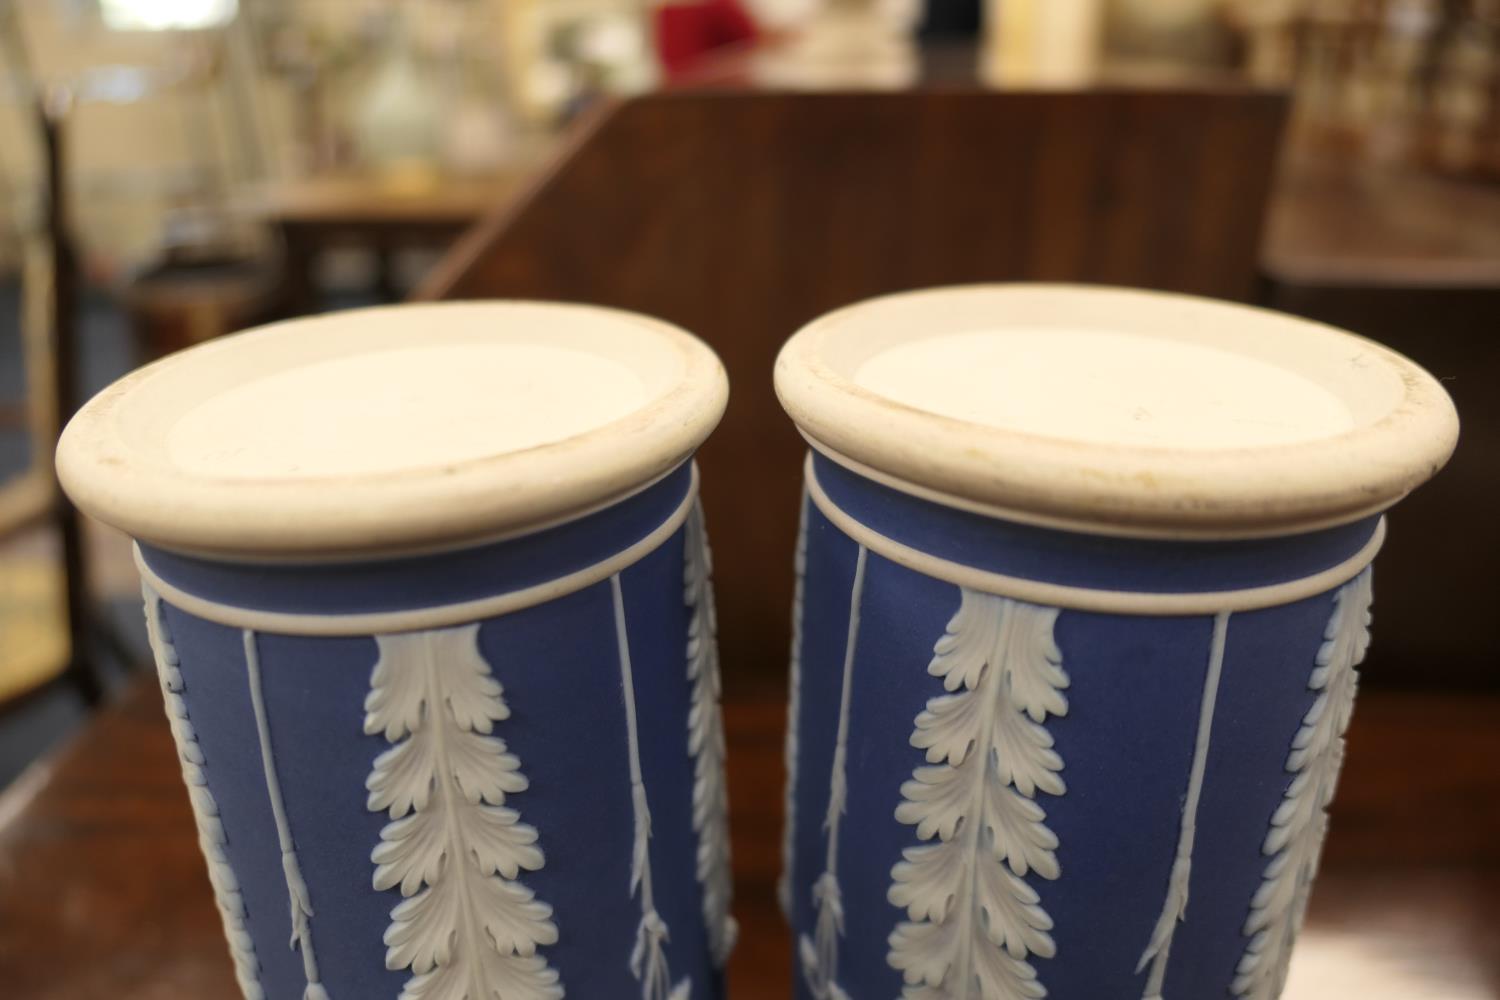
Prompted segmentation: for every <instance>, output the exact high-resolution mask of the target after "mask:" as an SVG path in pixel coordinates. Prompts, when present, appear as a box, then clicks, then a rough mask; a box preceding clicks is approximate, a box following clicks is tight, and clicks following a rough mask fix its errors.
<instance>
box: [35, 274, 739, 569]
mask: <svg viewBox="0 0 1500 1000" xmlns="http://www.w3.org/2000/svg"><path fill="white" fill-rule="evenodd" d="M449 348H452V355H451V357H450V356H449V355H447V354H442V353H441V352H443V351H445V350H447V349H449ZM503 351H511V352H531V353H530V354H524V355H523V354H521V353H514V356H515V357H532V356H541V355H542V354H543V353H544V352H545V358H544V360H545V361H546V362H547V363H548V364H551V365H552V369H551V372H550V374H549V375H548V377H549V378H551V379H552V380H553V382H552V383H545V382H543V383H542V384H543V389H541V390H536V393H537V398H539V399H540V400H541V404H542V408H543V409H546V410H547V412H548V413H549V414H551V416H550V417H547V419H552V420H554V422H555V426H554V428H553V430H555V431H556V433H555V434H549V431H548V428H547V427H546V426H538V427H537V428H535V429H533V430H531V431H528V430H526V429H525V428H522V429H521V430H516V429H515V428H512V427H505V426H501V422H500V421H496V422H495V424H494V425H493V426H494V427H495V439H496V440H497V441H500V442H502V443H501V444H498V445H496V446H495V447H494V448H493V449H492V450H485V449H486V448H487V447H488V445H487V444H486V439H485V436H484V435H485V434H486V433H488V432H487V431H486V430H484V425H483V424H482V422H476V421H474V420H468V421H467V422H463V421H461V420H459V419H458V417H462V416H463V415H464V414H465V413H468V412H470V411H473V412H480V413H483V412H485V411H484V404H485V402H486V397H485V395H484V393H485V382H484V376H483V375H475V374H474V373H473V372H464V371H463V370H462V369H463V367H464V362H465V361H466V360H467V359H468V358H470V357H473V358H476V359H482V360H483V361H484V362H485V363H486V364H488V365H491V366H492V368H493V370H495V371H497V372H499V373H501V374H505V375H508V374H509V373H510V371H512V370H519V367H518V366H517V368H516V369H512V368H509V367H507V365H508V364H509V362H508V358H510V357H511V356H512V355H507V354H503V353H497V352H503ZM486 352H488V353H486ZM382 358H385V359H386V360H381V359H382ZM390 358H395V359H397V360H394V361H393V360H389V359H390ZM557 358H561V359H562V360H557ZM366 359H376V361H378V363H380V364H384V365H386V366H387V368H386V370H385V375H384V377H385V378H386V380H387V381H389V380H391V379H395V380H396V381H397V382H398V383H399V380H400V378H401V373H400V371H396V372H395V374H394V375H393V374H392V372H391V369H392V368H393V367H397V366H400V365H405V364H407V363H408V359H414V360H415V362H416V363H417V364H418V367H423V366H425V367H423V370H424V371H425V372H426V373H427V376H426V377H427V378H428V379H429V380H430V381H429V382H428V383H427V385H426V390H425V391H426V392H427V393H428V395H427V396H426V397H422V396H421V395H420V391H422V386H421V384H420V379H419V377H413V381H414V382H417V383H418V386H417V389H416V390H414V392H418V393H419V394H418V395H417V396H415V397H414V398H416V399H417V400H418V401H419V402H418V404H416V408H417V409H420V401H421V400H423V399H426V400H427V401H429V402H430V401H431V400H432V399H433V398H434V395H433V393H435V392H442V391H446V385H445V383H444V381H443V380H444V379H446V378H447V376H448V374H449V373H453V375H454V378H455V379H456V380H459V381H463V380H465V379H466V380H467V390H466V391H467V392H468V393H469V397H471V398H466V399H464V400H461V401H460V402H458V403H455V404H454V413H456V414H458V417H453V418H452V419H451V420H450V424H449V425H446V426H452V427H454V428H456V431H457V433H456V437H457V438H458V439H460V440H459V444H458V445H454V444H453V443H452V442H451V441H449V440H446V439H445V438H443V436H442V435H440V434H436V433H432V430H431V429H430V428H429V427H427V426H425V425H423V426H420V427H419V429H418V430H414V431H413V432H412V433H411V434H410V435H409V438H410V439H409V440H406V441H405V442H404V446H405V448H406V453H404V454H405V455H406V457H404V458H403V459H402V460H401V461H400V462H397V461H394V460H392V461H390V462H389V464H382V463H383V462H384V461H385V458H384V456H383V454H382V453H381V450H380V449H381V444H380V440H379V439H378V438H375V439H373V442H372V441H358V444H359V445H360V446H361V447H363V448H364V449H365V450H366V451H367V452H368V453H369V454H368V455H365V456H363V457H360V456H355V458H354V459H349V460H347V461H346V460H345V458H344V456H342V455H339V454H336V453H334V452H333V451H332V449H331V446H324V452H323V453H322V454H323V455H324V456H325V457H328V458H331V459H332V461H331V463H330V465H329V466H328V468H331V469H332V471H326V469H325V471H322V472H319V471H317V468H316V462H314V461H308V462H306V463H304V464H303V465H298V464H296V463H295V462H289V464H288V466H287V469H290V470H292V471H287V469H283V468H280V467H277V466H275V465H274V459H275V458H276V456H275V455H274V454H269V452H270V448H269V446H268V445H267V444H266V440H265V439H266V435H265V434H264V433H263V432H262V433H260V437H259V438H256V437H255V433H256V429H255V428H250V429H247V430H246V432H245V435H246V438H247V439H249V440H251V443H252V446H253V447H252V448H250V449H247V450H251V452H252V454H253V455H254V454H258V455H260V459H259V461H261V462H262V464H263V465H265V467H266V468H268V469H270V470H271V471H269V472H263V471H262V470H261V467H260V466H257V465H255V464H254V462H251V463H250V464H248V465H244V466H243V467H240V468H235V467H232V466H231V465H230V463H233V462H235V461H239V460H240V459H238V458H237V457H236V453H235V452H234V451H233V450H232V447H233V446H234V444H235V441H234V440H231V441H230V446H231V447H230V448H226V449H225V451H224V454H225V455H228V457H227V458H226V457H223V456H222V455H220V454H218V453H216V452H213V451H212V445H213V441H212V440H209V441H207V442H204V441H192V440H190V442H189V443H190V444H191V445H192V447H194V448H197V451H196V452H193V453H191V454H190V455H189V457H190V458H191V459H192V461H184V460H183V458H182V455H183V451H182V450H181V449H180V448H179V449H177V450H174V448H176V447H177V445H176V442H179V441H181V440H182V439H183V434H184V433H186V434H188V435H190V436H191V435H192V434H196V435H197V437H198V438H200V439H201V438H205V434H204V433H203V432H202V427H203V426H204V425H205V423H206V425H207V426H210V427H214V426H217V425H215V424H213V420H219V421H220V423H221V424H223V425H224V426H227V427H229V429H230V433H229V434H228V435H227V437H229V438H230V439H233V438H234V430H235V427H236V426H237V425H235V424H232V423H225V421H226V420H240V421H241V422H242V423H245V424H249V423H251V418H253V416H254V414H255V412H257V408H259V410H260V411H264V410H265V408H266V406H265V403H264V402H263V401H262V400H259V399H256V400H252V401H251V402H250V403H246V404H245V406H244V407H243V409H244V415H243V416H235V415H234V414H233V413H231V415H230V417H228V418H226V417H224V416H223V415H222V414H218V413H211V414H209V416H208V417H204V416H202V415H203V414H204V413H206V412H207V411H208V410H209V408H210V407H212V406H214V405H216V403H217V401H218V400H221V399H223V398H224V397H225V396H228V395H230V394H232V393H235V392H237V391H239V390H241V389H243V388H245V387H246V386H251V387H253V386H255V385H258V384H262V383H265V384H269V383H271V382H274V381H275V380H276V379H282V378H283V377H287V378H290V379H301V381H299V382H296V383H295V385H296V386H297V388H298V390H299V392H295V393H294V392H292V391H291V390H290V389H286V388H284V387H281V386H278V387H277V391H280V392H283V394H284V395H283V397H281V398H288V399H289V400H290V402H291V403H292V404H293V405H294V406H297V407H301V409H302V410H303V411H305V412H307V413H317V412H318V411H317V409H316V406H317V404H316V403H315V402H310V401H309V396H310V393H309V392H307V391H305V390H306V387H307V386H309V385H312V386H316V385H317V384H318V383H317V382H316V378H318V377H320V375H319V372H321V371H322V370H324V368H325V367H327V368H332V367H333V366H339V365H345V363H346V362H351V361H352V362H354V363H356V364H357V363H360V362H362V361H363V360H366ZM570 359H577V361H578V367H579V369H580V370H581V371H583V372H584V373H585V375H584V377H583V378H582V379H581V380H580V381H579V382H578V383H577V385H576V387H575V384H574V383H571V382H563V383H558V380H559V379H560V378H562V377H563V376H560V375H559V374H558V373H559V372H567V371H570V370H571V369H570ZM351 370H354V369H351ZM342 371H343V370H342V369H340V372H342ZM309 372H310V373H311V374H310V375H309V374H308V373H309ZM590 372H592V373H594V374H593V375H589V374H588V373H590ZM304 376H306V377H305V378H304ZM524 376H525V372H524V371H521V372H520V374H518V375H517V378H518V379H523V381H522V382H517V383H516V384H517V385H519V387H520V388H519V389H518V390H517V392H521V391H524V390H528V389H530V388H532V387H531V386H529V385H527V384H525V383H524ZM339 378H342V379H343V381H341V382H336V384H337V385H338V386H339V387H340V388H339V391H340V392H344V393H345V394H346V395H348V394H354V395H355V396H356V397H357V394H358V390H357V388H349V386H351V385H353V386H356V387H357V386H358V384H359V383H358V382H357V381H355V380H352V379H350V378H348V377H347V375H343V374H340V376H339ZM589 378H593V379H594V381H592V382H591V381H589ZM611 380H613V381H611ZM330 381H331V382H332V381H333V380H332V379H330ZM554 383H558V384H561V385H562V395H563V396H564V397H565V398H561V399H557V398H554V397H556V396H557V395H558V394H557V393H552V394H551V395H547V394H546V392H547V391H548V387H549V386H551V385H553V384H554ZM286 384H287V385H291V384H292V383H291V382H287V383H286ZM379 384H380V385H382V386H383V387H384V388H382V390H381V391H388V387H386V386H385V382H380V383H379ZM434 386H442V387H443V388H442V389H434V388H433V387H434ZM611 393H613V396H611V398H610V400H607V401H605V402H602V403H601V402H599V401H598V399H599V398H600V397H604V396H609V395H610V394H611ZM368 395H369V394H367V396H368ZM265 398H266V399H275V398H278V397H274V396H272V395H270V394H265ZM727 398H728V381H727V379H726V377H725V374H724V369H723V366H722V365H721V364H720V363H719V360H718V358H717V357H716V356H715V355H714V353H713V351H711V350H710V349H709V348H708V347H707V346H706V345H705V344H703V343H702V342H701V341H699V340H698V339H696V338H695V337H693V336H692V335H690V334H688V333H687V332H685V331H683V330H681V329H679V328H677V327H675V326H672V325H670V324H668V323H664V322H661V321H658V320H654V319H650V318H648V317H645V316H639V315H636V314H634V313H629V312H623V311H620V310H615V309H605V308H600V307H595V306H584V305H573V304H563V303H542V302H517V301H496V302H454V303H441V304H424V305H407V306H393V307H379V308H374V309H360V310H351V311H348V312H341V313H333V314H327V315H323V316H317V317H310V318H305V319H297V320H290V321H287V322H284V323H276V324H272V325H270V326H267V327H262V328H259V329H257V330H252V331H247V332H245V333H241V334H236V335H233V336H230V337H224V338H221V339H219V340H215V341H211V342H209V343H207V344H204V345H201V346H199V347H195V348H191V349H189V350H187V351H183V352H180V353H178V354H174V355H171V356H169V357H167V358H164V359H162V360H161V361H158V362H156V363H154V364H151V365H148V366H146V367H144V368H142V369H140V370H138V371H136V372H134V373H132V374H131V375H128V376H126V377H125V378H124V379H122V380H120V381H119V382H117V383H115V384H114V385H113V386H111V387H110V388H108V389H106V390H105V391H104V392H102V393H100V394H99V395H98V396H97V397H95V398H94V399H93V400H91V401H90V402H89V403H88V404H87V405H85V406H84V408H83V409H82V410H81V411H80V412H79V414H78V415H77V416H76V417H75V418H74V419H73V420H72V421H71V422H70V423H69V425H68V427H67V429H66V430H65V431H64V433H63V436H62V439H61V442H60V443H59V446H58V454H57V468H58V475H59V478H60V479H61V481H62V484H63V487H64V489H65V490H66V491H67V492H68V495H69V496H71V497H72V498H73V500H74V502H76V503H77V504H78V506H79V507H80V508H81V509H83V510H84V511H85V512H87V513H88V514H91V515H93V516H95V517H97V518H99V519H100V520H102V521H104V522H106V523H108V524H111V525H113V526H115V527H118V528H120V529H122V530H124V531H125V532H127V533H129V534H130V535H131V536H133V537H134V538H136V539H138V540H139V541H142V542H145V543H147V544H150V545H154V546H158V547H161V548H165V549H170V550H173V551H180V552H190V553H193V554H197V555H201V556H206V557H209V558H221V559H239V560H262V561H263V560H273V561H281V560H289V561H297V560H318V561H322V560H327V559H341V558H368V557H372V556H380V555H384V554H396V553H400V554H407V553H412V552H422V551H435V550H440V549H444V548H452V547H455V546H460V545H465V544H471V543H478V542H480V541H484V540H489V539H494V538H496V537H506V536H510V535H515V534H520V533H526V532H529V531H531V530H535V529H537V528H539V527H541V526H544V525H548V524H556V523H559V522H562V521H566V520H570V519H572V518H574V517H578V516H582V515H583V514H586V513H587V512H589V511H591V510H597V509H599V508H601V507H604V506H608V505H609V504H610V503H613V502H616V501H618V500H619V499H622V498H624V497H626V496H628V495H630V494H631V493H633V492H635V491H637V490H638V489H640V487H641V486H642V485H643V484H646V483H649V482H651V481H653V480H656V479H658V478H660V477H661V476H663V475H665V474H666V473H667V472H669V471H670V470H671V469H673V468H675V467H677V466H678V465H680V464H681V463H682V462H683V461H684V460H686V459H687V458H688V457H689V456H690V455H691V454H692V452H693V451H694V450H695V449H696V448H697V447H698V445H700V444H701V443H702V442H703V440H704V439H705V438H706V437H707V436H708V434H709V432H710V431H712V429H713V428H714V426H715V425H716V424H717V423H718V421H719V418H720V417H721V416H722V414H723V412H724V406H725V403H726V401H727ZM356 402H357V403H358V404H359V405H361V406H364V407H366V408H367V409H369V410H371V411H375V410H378V408H379V406H380V403H381V399H380V398H374V399H372V398H357V399H356ZM439 402H440V403H445V402H446V400H443V399H440V400H439ZM574 403H576V404H577V405H578V407H579V409H580V410H587V411H588V412H586V413H583V414H582V415H581V416H580V415H579V414H578V413H575V412H573V411H572V410H571V409H570V407H572V406H573V405H574ZM466 406H467V407H469V410H465V409H464V407H466ZM590 407H592V409H589V408H590ZM610 407H613V408H610ZM413 408H414V404H413V403H412V401H411V400H410V399H401V400H395V401H393V402H392V404H391V406H390V407H389V412H388V413H387V414H377V415H379V416H382V417H386V418H387V420H386V427H387V429H389V428H390V427H391V426H395V427H396V428H397V429H398V430H400V429H401V427H400V422H401V421H402V420H403V419H404V417H402V416H400V415H401V414H405V413H410V412H413ZM591 414H592V416H591ZM445 419H447V418H446V417H445ZM434 420H436V418H434ZM590 420H592V422H590ZM195 422H199V423H198V426H196V427H195V426H194V423H195ZM536 422H537V423H538V424H539V425H542V424H544V423H545V421H544V420H543V418H541V417H539V418H537V421H536ZM291 426H293V427H294V428H295V426H296V425H295V423H293V424H292V425H291ZM443 426H445V425H442V424H440V423H437V422H433V423H432V424H431V428H438V429H441V428H442V427H443ZM476 427H478V428H480V429H479V430H475V428H476ZM184 429H185V430H184ZM343 433H346V435H352V436H354V437H355V438H356V439H357V437H358V431H357V430H355V431H347V432H343ZM528 433H530V434H531V436H530V437H527V436H525V435H526V434H528ZM221 436H224V435H221ZM331 440H333V441H334V442H335V443H337V440H338V439H337V438H336V437H335V438H332V439H331ZM272 443H273V444H274V441H272ZM429 447H430V448H431V449H432V455H433V457H432V459H431V460H430V461H429V460H427V458H426V455H427V452H426V450H425V449H427V448H429ZM253 448H259V449H260V451H259V452H254V451H253ZM445 449H446V450H445ZM309 453H310V454H312V455H314V457H317V455H318V453H317V452H315V451H313V452H309ZM268 454H269V458H268V457H267V455H268ZM203 456H207V457H203ZM361 462H363V463H364V464H360V463H361ZM214 463H219V464H217V465H216V464H214ZM221 467H222V470H227V471H221ZM304 468H309V469H313V471H310V472H304V471H302V470H303V469H304Z"/></svg>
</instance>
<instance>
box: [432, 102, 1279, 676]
mask: <svg viewBox="0 0 1500 1000" xmlns="http://www.w3.org/2000/svg"><path fill="white" fill-rule="evenodd" d="M1285 114H1286V104H1285V100H1284V98H1283V97H1282V96H1280V95H1278V94H1273V93H1267V92H1256V91H1249V90H1222V91H1182V90H1173V91H1165V90H1161V91H1151V90H1132V89H1110V90H1099V91H1091V92H1078V93H1061V92H1057V93H986V92H982V91H978V90H972V89H950V90H926V91H913V92H905V93H887V94H876V93H862V94H819V95H813V94H787V93H766V92H759V93H757V92H735V91H730V92H681V91H678V92H671V93H661V94H655V95H650V96H646V97H642V98H639V99H636V100H633V101H630V102H628V103H624V104H620V105H616V106H613V107H610V108H607V109H604V110H603V111H602V112H600V113H599V114H598V115H597V116H596V117H595V118H594V120H593V121H592V122H591V123H590V124H589V125H588V126H587V127H585V128H582V129H581V130H580V131H579V133H578V134H577V135H576V136H575V139H574V141H573V142H572V144H571V145H570V147H569V148H568V149H567V150H566V151H565V152H564V153H563V154H562V155H561V156H560V158H559V160H558V161H557V162H556V164H555V166H554V168H553V169H552V170H551V172H550V173H548V174H547V175H546V176H545V177H543V178H541V179H540V180H539V181H538V182H537V184H536V185H535V187H534V188H533V189H532V190H531V191H530V192H529V193H528V194H526V195H524V196H522V197H520V198H519V199H517V200H515V201H513V202H512V203H511V204H510V205H509V206H507V207H506V208H505V209H504V210H503V211H501V212H500V213H499V214H497V215H496V216H494V217H493V218H491V219H489V220H488V221H486V222H485V223H483V224H481V225H480V226H479V227H478V228H477V229H476V230H475V231H473V232H472V233H471V234H470V235H469V236H468V237H467V238H466V239H465V240H464V241H463V242H462V243H461V244H459V245H458V246H457V247H456V248H455V249H454V250H453V252H452V253H451V254H450V255H449V256H448V257H447V258H446V259H445V261H444V262H443V264H442V265H440V267H439V268H438V269H437V271H436V272H435V273H434V275H433V276H432V278H431V279H430V280H429V282H428V283H427V284H426V286H425V287H424V288H423V289H421V290H419V293H418V297H420V298H428V299H440V298H487V297H532V298H546V299H565V300H578V301H586V302H594V303H600V304H604V305H610V306H618V307H623V308H627V309H634V310H639V311H641V312H645V313H650V314H653V315H656V316H660V317H662V318H664V319H667V320H670V321H672V322H675V323H678V324H681V325H682V326H684V327H686V328H687V329H689V330H692V331H693V332H695V333H697V334H698V335H700V336H701V337H703V338H704V339H705V340H707V341H708V343H709V344H711V345H712V346H713V347H714V349H715V350H717V351H718V352H719V354H720V356H721V357H722V358H723V359H724V363H725V365H726V366H727V368H728V369H729V376H730V380H731V383H732V389H731V398H730V403H729V411H728V413H727V414H726V416H725V419H724V423H723V425H722V427H721V428H720V429H719V431H718V432H717V433H716V434H715V436H714V437H713V438H712V439H711V440H710V442H709V443H708V445H707V446H706V447H705V448H704V449H703V453H702V455H701V463H702V469H703V482H704V487H703V494H704V502H705V506H706V509H707V513H708V517H709V522H710V531H711V534H712V537H713V541H714V546H715V554H716V556H717V561H716V568H717V574H716V576H717V585H718V587H719V589H720V592H721V600H720V606H721V609H722V610H721V618H720V622H721V624H720V641H721V645H722V648H723V659H724V663H725V665H726V668H725V669H726V672H727V674H728V675H729V677H730V678H731V681H730V683H731V684H734V683H738V682H739V681H740V680H742V679H743V678H745V677H746V676H748V675H761V676H769V677H778V676H780V671H781V670H782V668H783V666H782V665H783V664H784V662H785V658H786V651H787V634H788V615H789V608H790V604H791V585H792V565H791V563H792V546H793V541H794V537H795V533H796V522H797V511H798V495H799V480H800V477H801V455H802V451H803V444H802V442H801V441H800V440H799V438H798V436H797V434H796V432H795V431H794V430H793V428H792V425H791V423H790V421H788V420H787V419H786V417H785V416H784V415H783V413H782V412H781V409H780V407H779V406H778V405H777V403H776V399H775V397H774V395H773V393H772V390H771V368H772V363H773V361H774V359H775V357H776V352H777V350H778V349H779V348H780V346H781V344H782V342H783V341H784V340H785V339H786V338H787V337H788V336H789V335H790V334H791V333H792V332H794V331H795V330H796V329H797V328H798V327H799V326H801V325H802V324H803V323H805V322H807V321H808V320H811V319H812V318H814V317H815V316H817V315H819V314H820V313H823V312H826V311H827V310H829V309H833V308H835V307H838V306H842V305H845V304H847V303H850V302H853V301H856V300H859V299H863V298H867V297H869V296H873V295H880V294H884V293H888V292H894V291H899V290H903V289H909V288H915V287H921V286H930V285H944V284H955V283H962V282H980V281H1007V280H1030V281H1082V282H1107V283H1114V284H1123V285H1138V286H1145V287H1150V288H1162V289H1172V290H1177V291H1183V292H1195V293H1200V294H1204V295H1214V296H1219V297H1223V298H1230V299H1244V298H1248V297H1250V296H1251V295H1252V293H1253V291H1254V288H1255V274H1256V260H1257V251H1258V246H1259V241H1260V232H1261V224H1262V218H1263V215H1264V210H1265V204H1266V200H1267V195H1268V189H1269V185H1270V181H1271V176H1272V169H1273V165H1274V161H1275V158H1276V151H1277V145H1278V142H1279V139H1280V135H1281V131H1282V126H1283V121H1284V118H1285Z"/></svg>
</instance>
